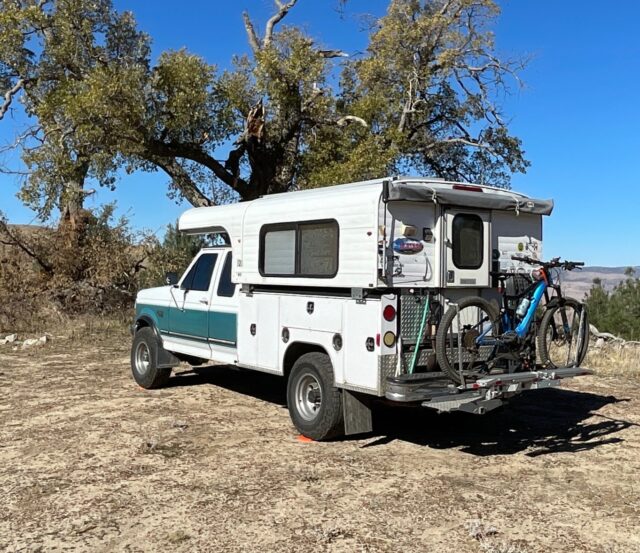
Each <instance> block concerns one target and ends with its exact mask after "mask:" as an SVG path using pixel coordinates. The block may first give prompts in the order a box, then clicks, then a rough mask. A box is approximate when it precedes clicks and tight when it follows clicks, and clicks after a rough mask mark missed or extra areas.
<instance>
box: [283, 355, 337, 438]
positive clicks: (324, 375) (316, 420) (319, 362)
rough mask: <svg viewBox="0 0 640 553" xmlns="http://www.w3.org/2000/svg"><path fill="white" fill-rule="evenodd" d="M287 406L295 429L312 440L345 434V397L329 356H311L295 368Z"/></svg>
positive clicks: (288, 385) (292, 370)
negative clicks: (335, 378) (336, 383)
mask: <svg viewBox="0 0 640 553" xmlns="http://www.w3.org/2000/svg"><path fill="white" fill-rule="evenodd" d="M287 405H288V406H289V414H290V416H291V420H292V421H293V424H294V426H295V427H296V428H297V429H298V431H300V433H301V434H303V435H305V436H307V437H308V438H311V439H313V440H327V439H329V438H335V437H336V436H339V435H341V434H342V433H344V423H343V418H342V393H341V391H340V390H339V389H338V388H336V387H335V385H334V376H333V368H332V366H331V360H330V359H329V356H328V355H326V354H324V353H319V352H312V353H306V354H304V355H302V356H301V357H300V358H299V359H298V360H297V361H296V362H295V364H294V365H293V368H292V369H291V374H290V375H289V381H288V383H287Z"/></svg>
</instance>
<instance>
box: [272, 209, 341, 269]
mask: <svg viewBox="0 0 640 553" xmlns="http://www.w3.org/2000/svg"><path fill="white" fill-rule="evenodd" d="M260 234H261V237H262V240H261V244H260V273H261V274H262V275H264V276H305V277H311V278H331V277H334V276H335V275H336V273H337V272H338V242H339V237H338V235H339V228H338V223H337V221H334V220H331V221H305V222H298V223H284V224H277V225H265V226H264V227H262V229H261V233H260Z"/></svg>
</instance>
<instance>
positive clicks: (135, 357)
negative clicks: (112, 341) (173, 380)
mask: <svg viewBox="0 0 640 553" xmlns="http://www.w3.org/2000/svg"><path fill="white" fill-rule="evenodd" d="M160 347H161V346H160V344H159V343H158V338H157V337H156V335H155V333H154V332H153V330H152V329H151V328H149V327H148V326H145V327H142V328H141V329H140V330H138V331H137V332H136V333H135V336H134V337H133V344H132V345H131V372H132V373H133V378H134V380H135V381H136V382H137V383H138V384H139V385H140V386H142V387H143V388H146V389H147V390H151V389H154V388H162V387H163V386H165V385H166V384H167V382H168V380H169V377H170V376H171V368H163V369H159V368H158V366H157V359H158V348H160Z"/></svg>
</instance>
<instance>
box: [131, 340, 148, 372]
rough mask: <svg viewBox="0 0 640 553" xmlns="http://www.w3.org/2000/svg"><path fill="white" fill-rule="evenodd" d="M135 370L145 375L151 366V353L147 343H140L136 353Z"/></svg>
mask: <svg viewBox="0 0 640 553" xmlns="http://www.w3.org/2000/svg"><path fill="white" fill-rule="evenodd" d="M134 359H135V369H136V371H137V372H138V374H145V373H146V372H147V371H148V370H149V365H150V364H151V353H150V352H149V346H147V344H146V343H144V342H140V343H139V344H138V347H137V348H136V353H135V357H134Z"/></svg>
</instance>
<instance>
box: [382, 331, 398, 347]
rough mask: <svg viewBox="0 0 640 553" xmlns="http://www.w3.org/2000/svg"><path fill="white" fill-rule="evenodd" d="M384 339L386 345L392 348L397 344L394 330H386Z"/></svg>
mask: <svg viewBox="0 0 640 553" xmlns="http://www.w3.org/2000/svg"><path fill="white" fill-rule="evenodd" d="M382 341H383V342H384V345H385V346H387V347H388V348H392V347H393V346H395V345H396V335H395V334H394V333H393V332H385V333H384V338H383V339H382Z"/></svg>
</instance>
